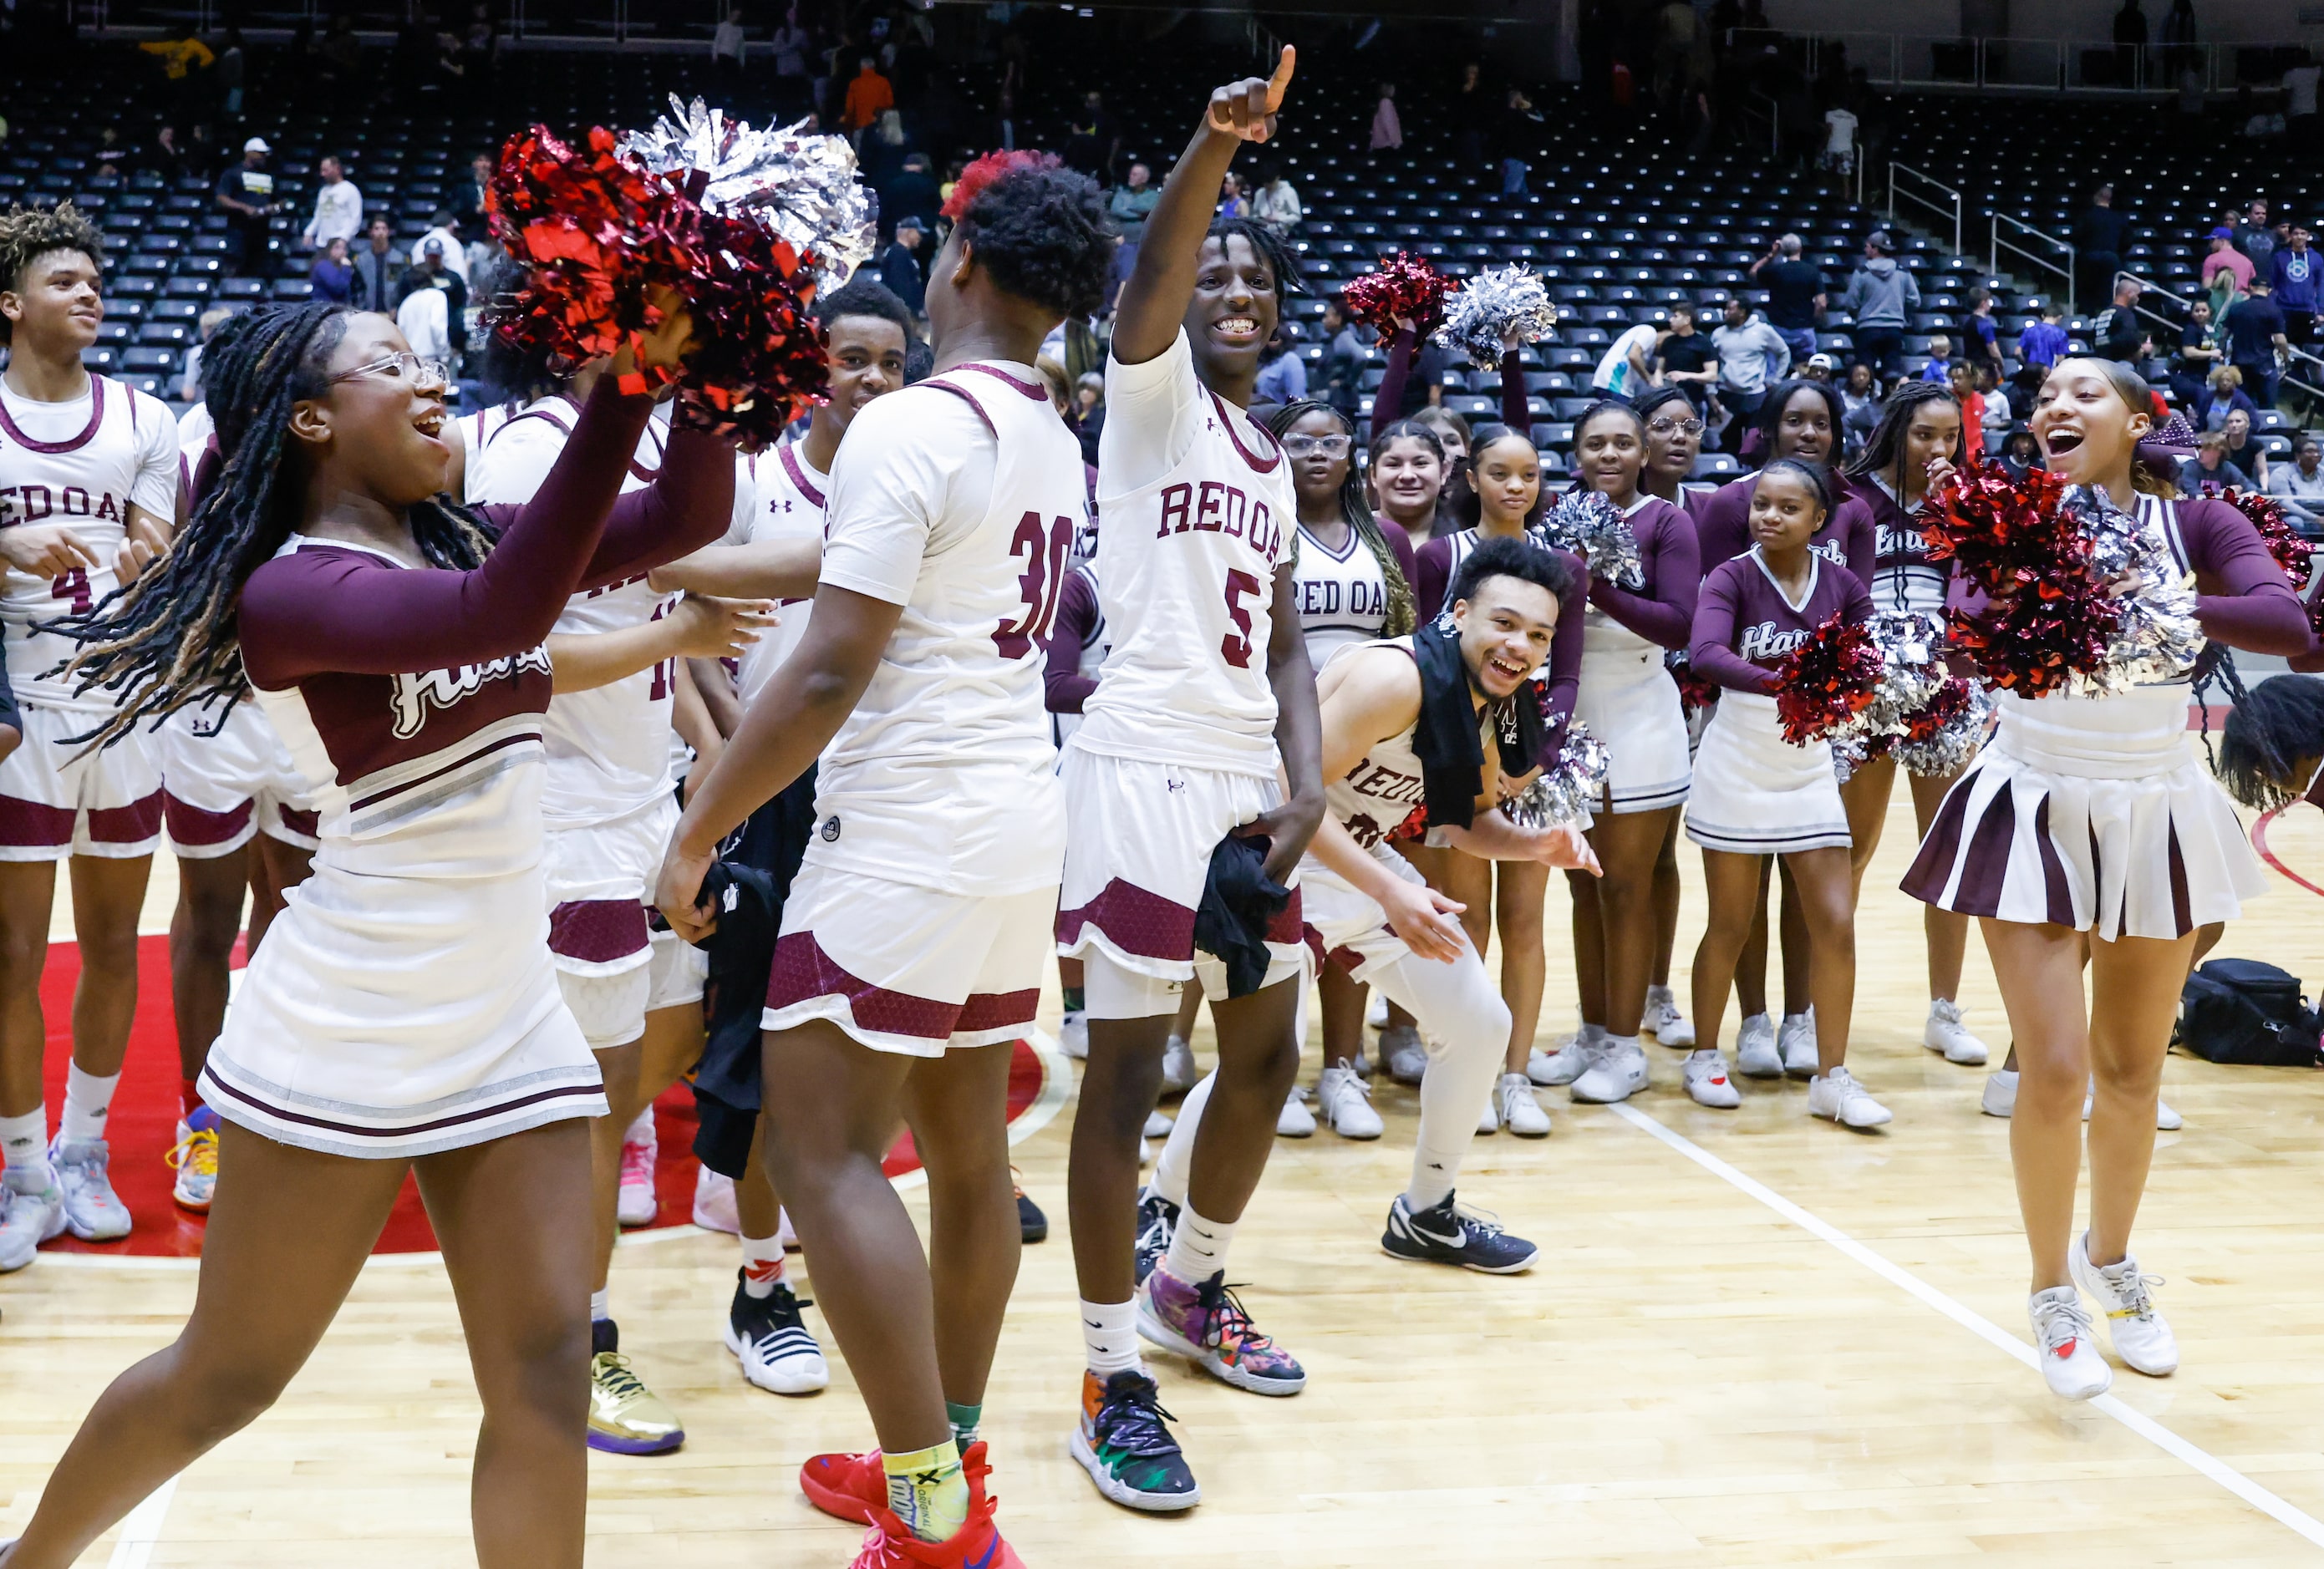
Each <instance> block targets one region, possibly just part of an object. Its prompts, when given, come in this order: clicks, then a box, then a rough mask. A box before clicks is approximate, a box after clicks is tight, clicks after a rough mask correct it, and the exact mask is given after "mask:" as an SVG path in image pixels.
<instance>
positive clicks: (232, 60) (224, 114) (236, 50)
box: [210, 25, 250, 124]
mask: <svg viewBox="0 0 2324 1569" xmlns="http://www.w3.org/2000/svg"><path fill="white" fill-rule="evenodd" d="M249 68H250V56H249V53H248V51H247V50H244V48H243V47H242V29H241V28H239V27H235V26H232V25H228V26H227V28H226V31H225V32H222V33H220V34H219V35H218V46H217V64H216V65H215V66H212V67H211V68H210V87H211V90H212V91H213V92H214V93H215V94H216V95H217V99H216V101H217V107H218V115H219V117H220V118H221V119H223V120H225V121H226V122H227V123H228V124H239V123H240V122H241V119H242V95H243V83H244V78H245V77H246V75H247V73H248V71H249Z"/></svg>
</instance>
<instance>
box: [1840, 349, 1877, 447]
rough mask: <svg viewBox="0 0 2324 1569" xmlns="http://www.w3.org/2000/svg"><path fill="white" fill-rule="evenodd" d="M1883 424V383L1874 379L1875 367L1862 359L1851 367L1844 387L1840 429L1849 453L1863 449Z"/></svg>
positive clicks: (1841, 392)
mask: <svg viewBox="0 0 2324 1569" xmlns="http://www.w3.org/2000/svg"><path fill="white" fill-rule="evenodd" d="M1879 425H1880V383H1879V382H1877V381H1874V380H1873V379H1872V367H1871V366H1870V365H1868V364H1866V363H1865V362H1863V361H1862V360H1858V361H1857V362H1856V363H1854V364H1852V365H1850V366H1849V368H1848V380H1847V381H1843V382H1841V383H1840V436H1841V439H1842V441H1843V442H1844V443H1845V444H1846V448H1845V450H1846V454H1847V455H1849V456H1851V457H1852V456H1854V455H1855V454H1858V453H1859V452H1862V451H1863V450H1864V446H1865V444H1866V443H1867V442H1868V441H1870V440H1871V439H1872V433H1873V432H1874V431H1875V430H1877V428H1879Z"/></svg>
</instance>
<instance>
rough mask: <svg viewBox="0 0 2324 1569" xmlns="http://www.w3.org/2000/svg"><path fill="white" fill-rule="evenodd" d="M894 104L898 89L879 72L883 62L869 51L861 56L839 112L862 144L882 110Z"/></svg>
mask: <svg viewBox="0 0 2324 1569" xmlns="http://www.w3.org/2000/svg"><path fill="white" fill-rule="evenodd" d="M895 106H896V89H895V88H894V87H892V86H891V85H890V83H889V81H888V78H886V77H883V76H881V74H880V63H879V62H878V61H877V60H873V59H872V58H871V56H870V55H868V54H867V55H863V56H862V57H860V58H859V59H858V60H856V62H855V79H854V80H853V81H851V82H849V83H848V84H847V98H846V102H845V104H844V106H843V107H842V109H841V111H840V121H841V123H842V124H844V125H845V126H846V128H847V134H848V137H849V139H850V140H852V141H853V142H854V143H855V144H856V145H857V146H858V147H861V146H862V144H863V133H864V132H866V131H868V130H870V129H871V127H872V126H873V125H875V124H878V123H879V119H880V116H881V113H882V112H884V111H886V110H889V109H892V108H894V107H895Z"/></svg>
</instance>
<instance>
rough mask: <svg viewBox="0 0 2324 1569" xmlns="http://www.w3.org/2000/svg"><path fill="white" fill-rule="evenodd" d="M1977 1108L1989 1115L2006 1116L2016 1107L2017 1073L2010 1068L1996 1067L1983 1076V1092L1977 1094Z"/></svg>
mask: <svg viewBox="0 0 2324 1569" xmlns="http://www.w3.org/2000/svg"><path fill="white" fill-rule="evenodd" d="M1977 1109H1978V1110H1979V1111H1981V1112H1983V1113H1984V1114H1985V1115H1987V1116H1989V1117H2006V1116H2007V1115H2010V1114H2011V1113H2013V1112H2015V1110H2016V1109H2017V1074H2016V1072H2015V1070H2014V1069H2007V1068H1997V1069H1994V1070H1993V1071H1992V1072H1991V1073H1988V1074H1987V1075H1986V1076H1985V1093H1984V1094H1983V1095H1981V1096H1978V1101H1977Z"/></svg>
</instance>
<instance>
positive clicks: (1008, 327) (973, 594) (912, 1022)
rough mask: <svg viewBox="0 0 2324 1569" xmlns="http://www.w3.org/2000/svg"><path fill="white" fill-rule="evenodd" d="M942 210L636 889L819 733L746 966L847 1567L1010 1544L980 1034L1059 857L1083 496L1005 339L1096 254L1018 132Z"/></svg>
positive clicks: (667, 871)
mask: <svg viewBox="0 0 2324 1569" xmlns="http://www.w3.org/2000/svg"><path fill="white" fill-rule="evenodd" d="M945 214H946V216H949V217H951V218H952V219H953V220H954V228H953V230H952V233H951V234H950V235H949V236H948V237H947V238H946V239H945V243H944V246H943V248H942V249H941V250H939V251H938V252H937V253H936V259H935V262H934V265H933V266H932V267H931V269H930V277H929V280H928V294H927V313H928V318H929V320H930V322H931V323H932V324H933V326H934V329H935V335H936V373H935V374H934V375H933V376H931V377H930V378H929V379H928V380H927V381H925V382H922V383H919V384H918V385H917V386H914V387H910V388H907V389H905V390H903V391H900V392H897V393H893V394H891V395H890V396H888V397H884V398H881V399H875V400H873V401H872V402H871V403H870V404H869V405H868V406H866V407H865V408H862V410H860V411H859V412H858V413H857V415H856V417H855V422H854V424H853V426H852V427H850V429H849V432H848V438H847V440H846V441H845V442H844V444H843V445H842V446H841V448H840V452H839V458H838V463H837V464H836V466H835V469H834V470H833V472H832V476H831V488H830V491H828V496H829V501H828V504H827V507H826V509H825V544H824V552H823V565H822V574H821V582H820V586H819V587H818V588H817V589H816V599H815V614H814V617H813V619H812V620H811V621H810V622H809V624H808V627H807V636H806V638H805V639H804V640H803V641H802V642H801V643H800V645H799V647H798V648H797V649H796V650H795V651H794V652H793V653H792V655H791V656H790V658H789V659H788V660H787V661H786V662H785V664H784V665H783V667H782V669H781V670H779V671H778V672H777V673H776V674H775V675H774V676H773V677H772V678H771V679H770V681H769V682H768V684H767V686H766V688H765V690H764V691H763V692H762V693H761V694H760V697H759V701H758V702H755V703H754V704H752V707H751V710H750V711H749V712H748V713H747V714H746V715H745V716H744V718H743V720H742V728H741V729H740V730H739V731H737V732H736V734H735V736H734V737H733V739H732V740H731V741H729V742H728V743H727V747H726V750H725V753H724V756H722V757H720V759H719V761H718V763H717V766H715V767H714V768H713V769H711V771H710V775H709V777H708V779H707V780H705V782H704V783H703V784H702V785H701V786H700V788H699V789H698V790H697V792H696V794H695V797H694V800H693V802H692V803H690V804H689V805H688V806H687V810H686V813H685V816H684V818H683V819H682V821H680V823H679V825H678V835H677V838H676V840H675V841H674V842H673V844H672V846H671V849H670V852H669V858H667V860H666V861H665V863H664V865H663V867H662V874H661V878H660V881H659V885H658V890H657V898H658V903H659V905H660V908H661V909H662V911H663V913H665V914H667V915H668V916H669V919H670V922H671V924H673V925H674V926H676V927H678V930H679V931H680V932H681V933H682V934H684V935H686V936H687V937H688V938H693V937H696V936H698V935H700V934H701V933H703V932H704V931H706V930H707V929H708V927H709V925H710V924H711V923H713V922H715V911H713V910H710V909H707V908H697V907H696V904H695V901H696V898H697V897H698V894H699V890H700V888H701V885H702V880H703V877H704V876H705V873H706V872H707V870H708V868H709V866H710V864H711V861H712V859H713V858H715V855H716V853H717V849H718V845H719V842H720V841H721V840H723V839H724V837H725V836H726V835H727V834H728V833H729V832H731V831H732V830H733V829H734V827H735V826H736V825H737V824H739V823H740V822H742V820H743V818H744V817H746V816H747V815H748V814H749V813H750V812H753V811H755V810H756V809H757V808H758V807H759V806H761V804H762V803H765V802H766V801H768V800H770V799H771V798H772V797H773V796H774V795H775V794H776V793H777V792H779V791H780V790H782V789H783V788H784V787H786V786H787V785H789V784H790V783H791V782H792V781H793V780H795V779H797V778H798V776H799V775H802V774H804V773H805V772H806V771H807V767H808V766H809V765H811V764H815V763H816V759H817V758H818V757H820V758H821V762H820V765H819V773H818V775H817V779H816V815H817V817H818V818H819V819H820V821H819V822H818V824H817V826H816V830H815V835H814V838H813V840H811V841H810V842H809V844H808V847H807V858H806V864H805V866H804V867H803V868H802V870H801V872H800V874H799V877H798V881H797V882H796V883H795V884H794V885H792V888H791V891H790V896H789V898H788V900H787V901H786V903H785V907H784V910H783V918H782V925H781V935H780V938H779V941H778V943H777V947H776V951H775V962H774V973H773V976H772V977H771V978H770V982H769V984H768V990H767V1012H766V1014H765V1017H764V1022H765V1026H766V1045H765V1075H766V1081H767V1083H768V1084H769V1085H770V1086H779V1093H775V1094H770V1096H768V1106H767V1113H768V1116H769V1119H770V1128H771V1132H772V1136H771V1137H770V1139H769V1140H768V1141H767V1149H768V1153H769V1157H770V1161H771V1163H772V1164H773V1166H774V1168H775V1173H774V1174H775V1179H776V1186H777V1187H778V1188H779V1190H780V1191H781V1193H782V1195H783V1197H784V1200H785V1202H786V1203H787V1204H788V1206H789V1207H790V1212H791V1217H792V1221H793V1223H794V1225H796V1226H797V1227H798V1234H799V1240H800V1242H801V1243H803V1244H805V1246H806V1248H807V1252H808V1254H809V1255H810V1256H811V1257H813V1258H814V1260H815V1277H816V1296H817V1298H819V1299H820V1300H821V1302H822V1304H823V1308H824V1316H825V1318H826V1319H828V1320H829V1322H830V1325H831V1327H832V1330H833V1333H835V1335H837V1336H838V1337H839V1342H840V1346H841V1349H842V1350H843V1351H844V1352H845V1353H846V1355H847V1362H848V1366H849V1368H850V1369H851V1370H852V1371H853V1373H854V1375H855V1379H856V1383H857V1385H858V1387H859V1388H860V1389H861V1390H862V1394H863V1399H864V1403H865V1405H866V1406H868V1407H869V1408H870V1409H871V1421H872V1426H873V1428H874V1430H875V1431H876V1432H877V1434H878V1436H879V1439H880V1443H881V1449H880V1450H879V1451H878V1452H876V1453H874V1454H830V1455H818V1456H816V1458H815V1459H813V1460H811V1461H809V1462H808V1463H807V1467H806V1468H805V1470H804V1471H803V1472H802V1473H801V1477H800V1482H801V1485H802V1487H803V1489H804V1490H805V1491H807V1496H808V1497H809V1499H810V1500H813V1501H815V1502H816V1504H817V1505H818V1507H820V1508H823V1509H825V1510H826V1511H828V1512H832V1513H835V1514H841V1515H844V1516H849V1517H851V1518H854V1519H867V1520H869V1521H870V1522H871V1524H872V1525H873V1526H874V1527H875V1529H874V1530H873V1531H872V1533H871V1536H870V1537H867V1538H866V1541H865V1546H864V1548H863V1550H862V1553H861V1554H860V1555H858V1557H857V1558H856V1560H855V1562H856V1564H857V1565H858V1569H905V1566H907V1565H949V1566H954V1569H1018V1566H1019V1559H1018V1557H1017V1555H1016V1554H1015V1553H1014V1552H1012V1551H1010V1548H1009V1547H1008V1545H1007V1544H1006V1543H1005V1542H1004V1541H1002V1540H1001V1537H1000V1536H999V1534H998V1532H997V1531H995V1530H994V1528H993V1526H992V1523H991V1520H992V1504H991V1500H989V1499H987V1498H986V1497H985V1496H984V1487H983V1482H984V1476H985V1473H986V1470H987V1467H986V1465H985V1463H984V1455H985V1451H984V1446H983V1444H982V1440H981V1439H980V1438H979V1437H978V1436H977V1428H978V1427H979V1425H980V1423H981V1421H982V1406H983V1399H984V1385H985V1380H986V1377H987V1375H988V1373H989V1372H990V1370H991V1362H992V1355H993V1351H994V1347H995V1345H996V1344H997V1343H998V1340H999V1336H1000V1330H1001V1315H1002V1313H1003V1311H1004V1310H1005V1308H1006V1307H1007V1304H1008V1299H1009V1293H1010V1288H1011V1287H1012V1285H1013V1284H1014V1282H1015V1278H1016V1269H1017V1259H1018V1251H1019V1223H1018V1218H1017V1209H1016V1204H1015V1200H1014V1196H1013V1190H1012V1187H1011V1184H1010V1175H1009V1136H1008V1123H1007V1097H1008V1080H1009V1064H1010V1051H1009V1050H1008V1043H1009V1042H1010V1041H1015V1040H1016V1039H1018V1038H1019V1037H1020V1036H1021V1035H1022V1034H1023V1033H1024V1032H1025V1031H1026V1030H1027V1029H1028V1028H1029V1027H1030V1026H1031V1023H1032V1020H1033V1014H1034V1010H1035V1008H1036V1006H1037V1004H1038V1002H1039V998H1040V986H1041V974H1042V970H1043V969H1044V968H1045V967H1046V965H1047V955H1048V950H1049V933H1050V928H1051V922H1052V921H1053V919H1054V917H1055V913H1056V899H1057V883H1058V878H1059V875H1060V873H1061V871H1062V870H1063V867H1064V860H1065V812H1064V808H1063V804H1062V803H1061V801H1060V800H1059V790H1058V785H1057V782H1056V775H1055V773H1054V767H1055V761H1056V752H1055V750H1054V748H1051V746H1050V744H1049V738H1048V721H1047V715H1046V714H1045V713H1044V712H1043V711H1042V706H1041V666H1042V649H1041V646H1042V644H1043V643H1044V642H1046V641H1047V637H1048V631H1049V626H1050V622H1051V619H1052V618H1053V616H1054V615H1055V613H1056V595H1057V592H1058V590H1059V587H1060V586H1061V583H1062V581H1063V578H1064V575H1065V559H1066V553H1067V551H1068V549H1069V548H1070V546H1071V545H1072V542H1073V536H1074V529H1075V528H1076V526H1077V523H1078V520H1079V519H1080V518H1081V517H1082V516H1083V508H1084V495H1083V474H1082V465H1081V455H1080V450H1079V448H1078V446H1077V445H1075V443H1074V438H1073V436H1072V433H1071V432H1069V431H1068V430H1067V429H1066V428H1065V425H1064V423H1063V422H1062V421H1060V420H1059V419H1058V418H1057V417H1056V411H1055V410H1054V409H1052V408H1050V406H1049V400H1048V397H1047V392H1046V391H1045V390H1043V387H1042V384H1041V381H1040V378H1039V375H1038V372H1037V371H1036V370H1035V369H1034V366H1033V362H1034V360H1035V358H1036V357H1037V355H1038V353H1039V352H1040V344H1041V340H1042V339H1043V338H1044V337H1045V336H1047V334H1048V333H1049V332H1050V331H1051V330H1052V329H1053V328H1054V327H1056V325H1057V324H1058V322H1059V321H1060V320H1062V319H1064V318H1065V317H1069V316H1081V315H1085V314H1087V313H1088V312H1090V311H1092V310H1093V309H1095V308H1096V307H1097V305H1098V303H1099V301H1100V299H1101V298H1102V295H1103V290H1104V281H1105V273H1106V269H1107V264H1108V261H1110V259H1111V253H1112V248H1113V243H1112V236H1111V234H1110V233H1109V231H1108V227H1107V225H1106V221H1105V218H1104V213H1103V207H1102V203H1101V197H1100V195H1099V192H1098V190H1097V188H1096V187H1095V186H1094V185H1093V183H1091V181H1090V180H1089V179H1086V178H1085V177H1084V176H1082V175H1079V174H1075V173H1073V172H1071V171H1069V170H1064V169H1062V168H1059V167H1057V166H1056V161H1054V160H1044V159H1042V158H1039V157H1038V156H1037V155H1033V154H1023V153H997V154H994V155H992V156H991V157H990V158H986V159H982V160H979V161H978V162H977V163H975V164H973V165H972V166H971V167H970V169H969V170H968V172H967V173H966V174H964V176H963V177H962V179H961V180H960V182H959V183H958V185H957V186H955V188H954V192H953V196H952V198H951V199H950V200H949V201H948V202H947V203H946V204H945ZM993 1047H998V1048H1000V1049H999V1050H987V1048H993ZM1141 1115H1142V1114H1141ZM899 1118H903V1119H907V1120H908V1121H909V1123H910V1124H911V1128H912V1133H913V1137H914V1140H915V1142H916V1143H917V1144H918V1149H919V1152H920V1154H921V1157H922V1159H923V1160H924V1161H926V1163H927V1171H928V1186H929V1201H930V1206H931V1214H932V1216H933V1224H932V1226H931V1229H930V1235H929V1247H930V1252H929V1253H928V1254H927V1255H926V1256H925V1257H924V1256H923V1254H922V1252H921V1250H920V1243H919V1238H918V1234H917V1233H916V1232H915V1230H914V1228H913V1225H912V1222H911V1218H910V1216H908V1214H907V1212H906V1211H905V1208H904V1206H903V1203H902V1201H901V1200H900V1199H899V1198H898V1197H897V1196H896V1192H895V1189H894V1188H892V1187H891V1186H890V1184H889V1181H888V1179H887V1178H886V1176H885V1175H884V1173H883V1172H882V1171H881V1158H882V1157H883V1156H884V1155H885V1154H886V1152H887V1148H888V1145H889V1143H890V1140H891V1139H892V1137H893V1135H894V1133H895V1128H896V1124H897V1122H898V1120H899Z"/></svg>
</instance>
